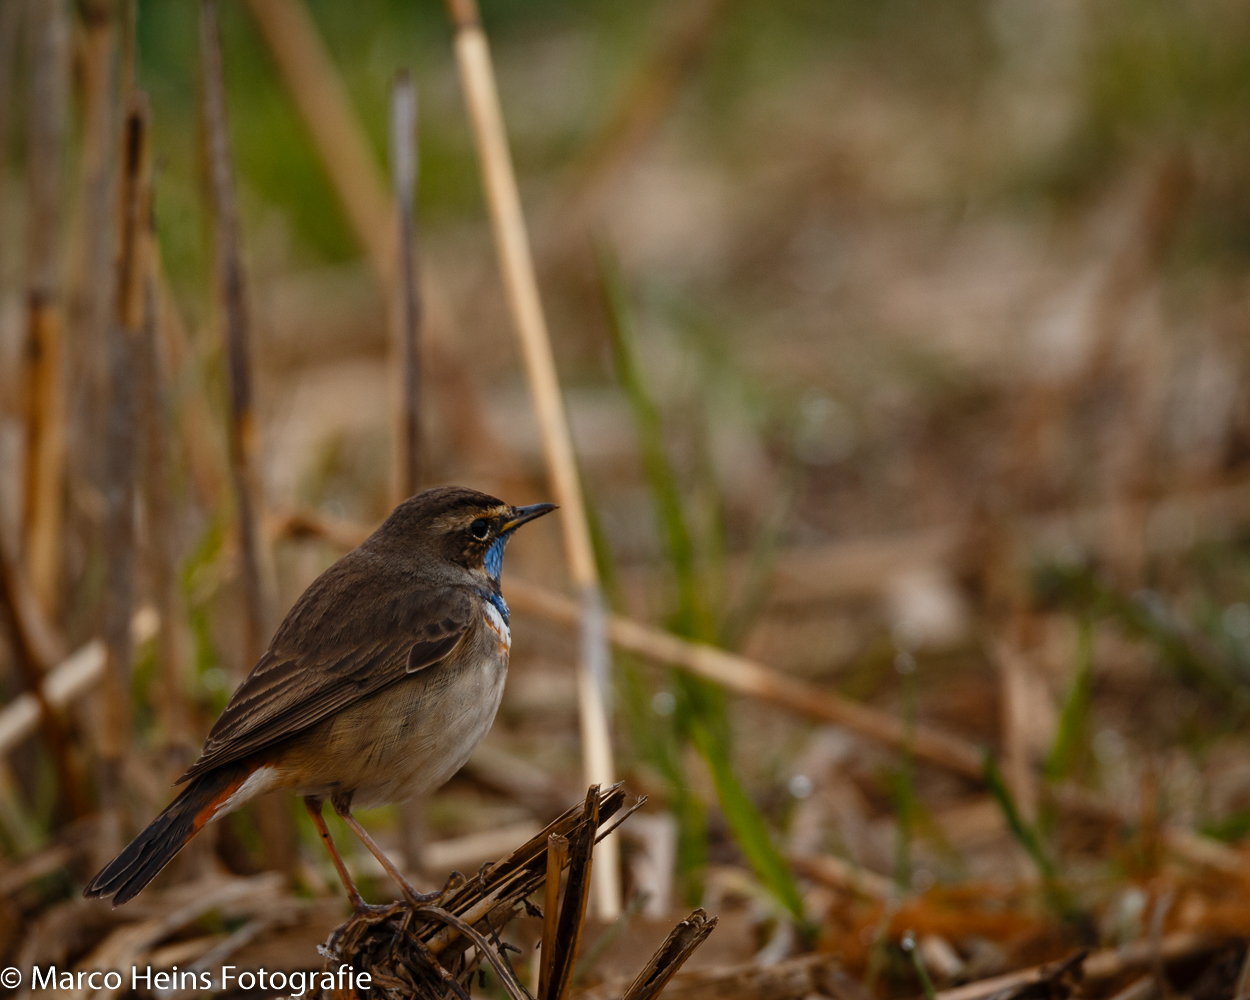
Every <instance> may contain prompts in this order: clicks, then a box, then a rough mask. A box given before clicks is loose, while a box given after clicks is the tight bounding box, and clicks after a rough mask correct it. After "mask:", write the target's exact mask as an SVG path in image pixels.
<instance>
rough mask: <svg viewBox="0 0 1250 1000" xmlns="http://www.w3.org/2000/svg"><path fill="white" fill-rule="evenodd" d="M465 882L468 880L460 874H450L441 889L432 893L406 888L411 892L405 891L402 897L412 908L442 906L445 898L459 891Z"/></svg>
mask: <svg viewBox="0 0 1250 1000" xmlns="http://www.w3.org/2000/svg"><path fill="white" fill-rule="evenodd" d="M467 881H468V879H466V878H465V877H464V876H463V875H462V874H460V872H452V873H451V874H450V875H448V876H447V881H446V882H444V883H443V887H442V888H441V889H437V890H435V891H434V892H417V891H416V890H415V889H412V887H411V886H409V887H408V888H409V889H412V891H411V892H407V891H406V892H405V893H404V895H405V896H407V897H408V902H410V903H411V904H412V905H413V906H442V905H443V903H444V902H445V901H446V899H447V897H448V896H450V895H451V894H452V893H453V892H455V891H456V890H457V889H459V888H460V887H461V886H462V885H464V884H465V882H467Z"/></svg>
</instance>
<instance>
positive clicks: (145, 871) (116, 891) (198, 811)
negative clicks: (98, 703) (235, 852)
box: [83, 761, 257, 906]
mask: <svg viewBox="0 0 1250 1000" xmlns="http://www.w3.org/2000/svg"><path fill="white" fill-rule="evenodd" d="M256 770H257V764H256V763H255V762H254V761H252V762H249V761H240V762H238V763H236V764H230V765H226V766H225V767H219V768H216V769H214V770H212V771H209V772H208V773H207V774H203V775H201V776H200V777H199V778H197V779H196V780H195V781H192V782H191V783H190V784H189V785H187V787H186V788H184V789H183V790H182V792H181V793H180V794H179V796H178V797H177V798H176V799H174V801H173V802H171V803H170V804H169V805H168V806H167V807H166V809H165V811H164V812H162V813H161V814H160V815H159V816H157V817H156V819H154V820H152V822H151V823H149V824H148V825H147V827H146V828H145V829H144V831H143V832H142V833H141V834H139V836H137V837H135V839H134V840H132V841H131V842H130V844H129V845H128V846H127V847H126V849H125V850H124V851H122V852H121V854H119V855H117V857H115V858H114V859H113V860H112V861H110V862H109V863H108V864H107V865H105V866H104V868H103V869H101V871H100V873H99V874H98V875H96V877H95V878H93V879H92V880H91V882H90V883H88V885H87V888H86V889H84V890H83V895H84V896H87V897H95V896H112V897H113V905H114V906H120V905H121V904H122V903H124V902H126V901H127V900H129V899H133V898H134V896H135V894H136V893H138V892H139V890H140V889H142V888H143V887H144V886H145V885H147V884H148V883H149V882H151V881H152V879H154V878H156V876H157V874H158V873H159V872H160V870H161V869H162V868H164V867H165V866H166V865H167V864H169V862H170V861H172V860H173V858H174V856H175V855H176V854H177V853H178V852H179V851H181V850H182V849H183V847H185V846H186V843H187V841H189V840H190V839H191V838H192V837H194V836H195V835H196V834H197V833H199V832H200V831H201V830H202V829H204V825H205V824H206V823H208V821H209V820H211V819H212V818H213V816H215V815H216V814H217V811H218V810H219V809H220V808H221V807H222V805H223V804H225V803H226V802H227V801H228V800H229V798H230V796H231V795H233V794H234V793H235V792H237V791H238V790H239V788H240V787H242V785H243V783H244V782H245V781H247V779H248V778H249V777H251V775H252V773H253V772H254V771H256Z"/></svg>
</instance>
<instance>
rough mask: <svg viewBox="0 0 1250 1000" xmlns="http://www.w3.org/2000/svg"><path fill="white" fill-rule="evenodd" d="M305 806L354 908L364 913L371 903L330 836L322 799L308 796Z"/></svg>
mask: <svg viewBox="0 0 1250 1000" xmlns="http://www.w3.org/2000/svg"><path fill="white" fill-rule="evenodd" d="M304 808H306V809H307V810H308V815H309V816H311V817H312V821H313V825H314V826H315V827H316V828H317V832H318V833H319V834H321V842H322V843H323V844H325V845H326V850H327V851H329V852H330V860H332V861H333V862H334V867H335V870H337V871H338V873H339V878H340V879H342V881H343V888H344V889H346V890H347V898H348V899H350V900H351V902H352V909H353V910H355V911H356V912H357V913H363V912H364V911H365V910H368V909H370V907H369V904H368V903H366V902H365V901H364V897H362V896H361V895H360V890H359V889H357V888H356V883H355V882H353V881H352V877H351V876H350V875H349V874H347V865H345V864H343V859H342V858H341V857H340V856H339V849H338V848H337V847H335V846H334V841H333V840H332V839H331V837H330V831H329V829H328V828H327V827H326V821H325V818H324V817H323V816H322V815H321V799H318V798H314V797H312V796H309V797H307V798H306V799H304Z"/></svg>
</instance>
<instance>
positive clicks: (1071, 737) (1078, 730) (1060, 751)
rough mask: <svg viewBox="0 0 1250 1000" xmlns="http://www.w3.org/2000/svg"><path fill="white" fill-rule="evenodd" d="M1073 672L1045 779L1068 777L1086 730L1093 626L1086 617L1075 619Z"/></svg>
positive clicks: (1091, 673) (1092, 673)
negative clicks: (1075, 645)
mask: <svg viewBox="0 0 1250 1000" xmlns="http://www.w3.org/2000/svg"><path fill="white" fill-rule="evenodd" d="M1078 629H1079V631H1078V633H1077V660H1076V672H1075V674H1074V675H1073V678H1072V684H1071V687H1069V689H1068V694H1067V697H1066V698H1065V699H1064V702H1063V711H1062V712H1061V713H1060V716H1059V730H1058V732H1057V733H1056V734H1055V743H1054V746H1053V747H1052V748H1051V751H1050V756H1049V758H1048V759H1047V761H1046V777H1047V778H1048V779H1049V780H1051V781H1062V780H1064V779H1065V778H1067V777H1069V776H1070V775H1071V773H1072V770H1073V765H1074V764H1075V763H1076V760H1077V757H1078V755H1079V754H1080V752H1081V748H1082V746H1083V745H1084V743H1085V741H1086V737H1087V734H1088V730H1089V704H1090V691H1091V688H1092V687H1093V675H1094V625H1093V622H1092V620H1091V619H1090V616H1089V615H1088V614H1082V615H1081V616H1080V617H1079V619H1078Z"/></svg>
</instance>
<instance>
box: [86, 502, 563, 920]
mask: <svg viewBox="0 0 1250 1000" xmlns="http://www.w3.org/2000/svg"><path fill="white" fill-rule="evenodd" d="M554 509H555V506H554V505H553V504H549V503H539V504H533V505H532V506H529V507H511V506H508V505H507V504H505V503H503V502H502V501H500V500H496V499H495V498H494V497H491V496H487V495H486V494H484V493H478V492H476V491H474V490H469V489H463V488H461V487H454V486H450V487H441V488H438V489H432V490H426V491H425V492H424V493H418V494H417V495H416V496H413V497H410V498H409V499H407V500H405V501H404V502H403V503H401V504H400V505H399V506H398V507H396V508H395V510H394V511H393V512H392V513H391V516H390V517H388V518H387V519H386V522H385V523H384V524H383V525H382V526H381V527H380V528H378V530H377V531H375V532H374V533H373V534H372V535H371V536H370V537H369V538H368V539H366V540H365V541H364V542H362V543H361V544H360V546H359V547H357V548H355V549H353V550H352V551H351V552H349V553H348V554H347V555H345V556H344V557H343V558H342V559H340V560H339V561H338V562H336V563H335V564H334V565H333V566H331V567H330V568H329V569H327V570H326V571H325V572H324V573H322V574H321V576H319V577H318V578H317V579H316V580H314V581H313V583H312V585H311V586H310V587H309V588H308V589H307V590H306V591H304V594H303V596H302V597H300V599H299V600H298V601H296V603H295V606H294V607H293V608H292V609H291V611H290V613H289V614H288V615H287V616H286V620H285V621H283V623H282V625H281V626H280V627H279V629H278V631H277V633H276V634H275V635H274V637H273V641H272V642H271V643H270V645H269V649H268V651H267V652H266V653H265V654H264V655H263V656H262V657H261V658H260V661H259V662H258V663H257V664H256V666H255V667H253V668H252V672H251V673H250V674H248V675H247V677H246V679H245V680H244V681H243V683H242V684H240V685H239V687H238V690H236V691H235V692H234V694H233V696H231V698H230V702H229V703H228V704H227V705H226V708H225V710H224V711H223V712H222V713H221V717H220V718H219V719H218V720H217V722H216V724H214V726H213V728H212V730H211V731H210V732H209V734H208V739H207V740H205V742H204V749H203V750H202V751H201V752H200V758H199V760H197V761H196V762H195V763H194V764H193V765H192V766H191V768H190V769H189V770H188V771H187V772H186V774H184V775H183V776H182V777H181V778H180V779H179V781H178V783H179V784H183V783H185V784H186V787H185V788H184V789H183V790H182V792H181V793H180V794H179V795H178V797H177V798H176V799H174V801H173V802H172V803H170V805H169V806H168V807H167V808H166V809H165V811H164V812H162V813H161V814H160V815H159V816H157V817H156V819H154V820H153V821H152V822H151V823H150V824H149V825H148V827H147V829H145V830H144V831H143V832H142V833H140V834H139V836H137V837H136V838H135V839H134V840H133V841H132V842H131V844H130V845H129V846H128V847H127V848H126V849H125V850H123V851H122V852H121V854H119V855H118V856H117V857H116V858H114V859H113V860H112V861H111V862H109V864H107V865H106V866H105V867H104V869H103V870H102V871H101V872H100V873H99V874H98V875H96V877H95V878H93V879H92V880H91V882H90V884H89V885H88V886H87V888H86V889H85V890H84V893H83V894H84V895H85V896H112V897H113V904H114V905H115V906H116V905H119V904H121V903H124V902H126V901H127V900H128V899H131V898H133V897H134V895H135V894H136V893H137V892H139V890H140V889H142V888H143V887H144V886H145V885H147V884H148V883H149V882H150V881H152V879H153V878H155V877H156V874H157V873H158V872H159V871H160V870H161V869H162V868H164V867H165V865H167V864H168V863H169V862H170V860H172V858H173V857H174V855H176V854H177V853H178V852H179V851H180V850H181V849H182V848H183V846H184V845H185V844H186V843H187V842H188V841H189V840H190V839H191V838H192V837H194V836H195V835H196V834H197V833H198V832H199V831H200V830H201V829H203V828H204V826H205V824H207V823H209V822H211V821H213V820H215V819H219V818H221V817H222V816H224V815H225V814H226V813H229V812H231V811H233V810H235V809H238V808H239V807H240V806H241V805H243V804H244V803H245V802H247V801H249V800H250V799H253V798H255V797H256V796H258V795H260V794H262V793H263V792H268V791H271V790H273V789H278V788H288V789H291V790H292V791H293V792H295V794H297V795H301V796H303V798H304V803H305V805H306V806H307V808H308V812H309V814H310V815H311V816H312V819H313V822H314V823H315V824H316V826H317V830H318V831H319V832H320V834H321V839H322V840H323V841H324V842H325V845H326V848H327V849H328V850H329V852H330V857H331V858H332V859H333V861H334V866H335V868H336V869H337V870H338V873H339V878H341V879H342V880H343V885H344V887H345V888H346V889H347V894H348V897H349V898H350V899H351V902H352V905H353V907H355V908H356V909H357V910H362V909H365V908H366V906H365V903H364V901H363V899H362V898H361V896H360V892H359V891H358V890H357V888H356V886H355V884H354V883H353V882H352V880H351V877H350V876H349V875H348V873H347V868H346V866H345V865H344V864H343V859H342V858H341V857H340V856H339V853H338V850H337V849H336V848H335V846H334V841H333V840H331V838H330V833H329V831H328V830H327V829H326V824H325V820H324V818H323V817H322V814H321V811H322V806H323V804H324V803H325V802H326V801H327V800H328V801H329V802H330V805H331V806H332V807H333V809H334V811H335V812H337V813H338V814H339V815H340V816H341V817H343V820H344V821H345V822H346V823H347V825H348V826H349V827H350V828H351V829H352V831H353V832H355V834H356V835H357V836H358V837H359V838H360V839H361V841H362V842H363V843H364V845H365V847H367V848H368V849H369V851H370V853H372V854H373V856H374V857H375V858H377V859H378V861H379V862H380V863H381V865H382V867H383V868H384V869H385V870H386V871H387V873H388V874H389V875H390V876H391V878H393V879H394V880H395V881H396V883H398V885H399V887H400V889H401V891H402V892H403V894H404V896H405V897H407V898H408V900H409V901H410V902H413V903H427V902H429V901H430V900H431V899H433V898H435V897H436V896H437V895H438V894H437V893H431V894H422V893H419V892H417V891H416V890H415V889H414V888H413V887H412V885H411V884H409V882H408V881H407V879H405V878H404V876H403V875H402V874H401V873H400V872H399V870H398V869H397V868H396V867H395V865H394V864H392V863H391V861H390V859H389V858H387V857H386V855H385V854H384V853H383V852H382V850H381V849H380V848H379V847H378V845H377V844H376V843H374V841H373V838H372V837H370V836H369V833H368V831H366V830H365V828H364V827H363V826H361V825H360V823H359V822H358V821H357V820H356V818H355V817H354V816H353V815H352V807H353V805H355V806H371V805H381V804H385V803H391V802H400V801H403V800H405V799H408V798H411V797H413V796H415V795H420V794H423V793H425V792H428V791H431V790H433V789H435V788H437V787H439V786H440V785H442V784H443V783H444V782H445V781H447V779H448V778H450V777H451V776H452V775H453V774H454V773H455V772H456V771H457V770H459V769H460V767H461V766H462V765H463V764H464V763H465V761H467V760H468V759H469V755H470V754H472V753H473V751H474V750H475V749H476V748H477V745H478V744H479V743H480V742H481V741H482V738H483V737H484V736H485V735H486V732H487V730H489V729H490V727H491V723H492V722H494V719H495V712H496V710H497V709H498V708H499V699H500V697H501V696H502V694H503V685H504V677H505V675H506V674H507V670H508V653H509V650H510V649H511V645H512V638H511V632H510V631H509V626H508V606H507V604H505V603H504V599H503V594H502V592H501V591H500V583H499V578H500V574H501V572H502V571H503V555H504V547H505V546H506V545H507V544H508V539H509V538H511V537H512V534H513V532H515V531H516V530H517V528H519V527H520V526H521V525H523V524H525V523H526V522H528V521H532V520H534V518H536V517H541V516H542V515H543V514H546V513H548V512H549V511H552V510H554Z"/></svg>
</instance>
